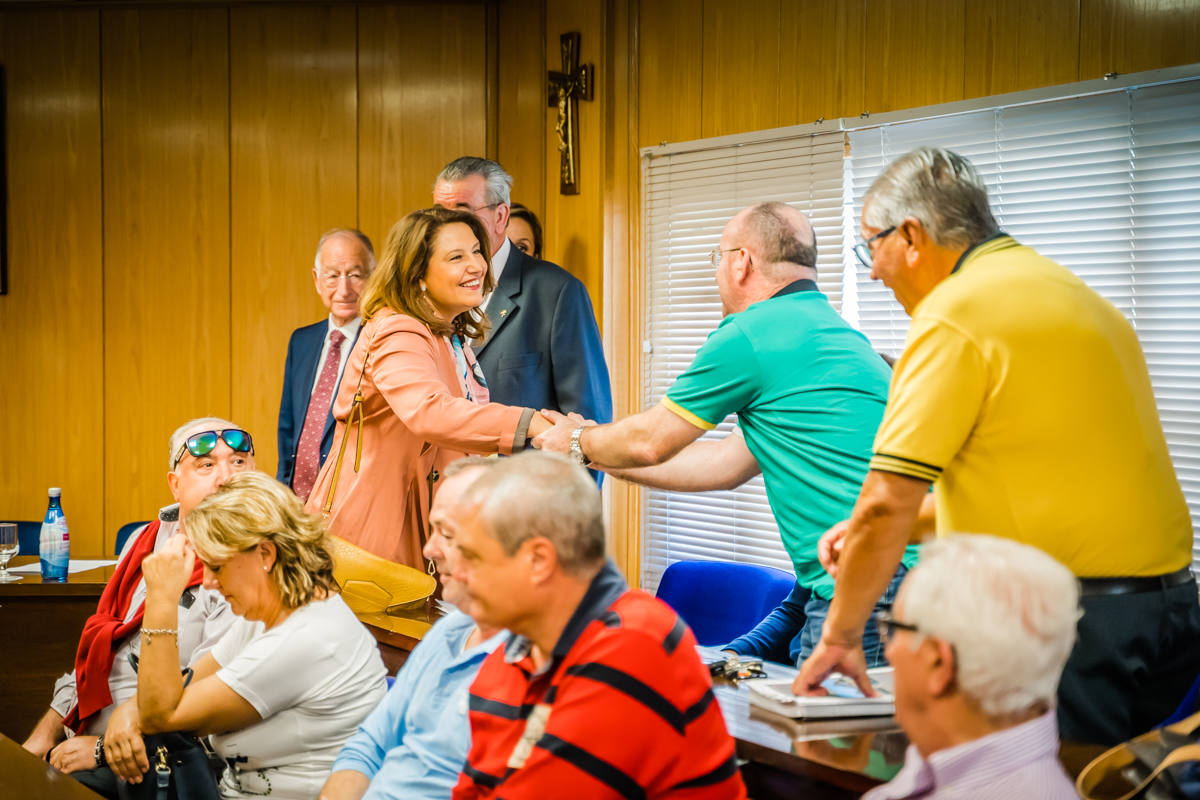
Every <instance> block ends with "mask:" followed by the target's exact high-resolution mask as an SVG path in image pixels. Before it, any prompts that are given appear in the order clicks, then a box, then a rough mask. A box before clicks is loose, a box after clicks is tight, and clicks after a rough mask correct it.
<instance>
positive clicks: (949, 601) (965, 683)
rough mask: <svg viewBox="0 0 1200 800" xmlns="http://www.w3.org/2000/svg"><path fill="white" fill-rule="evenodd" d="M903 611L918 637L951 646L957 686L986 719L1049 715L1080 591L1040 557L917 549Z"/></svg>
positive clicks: (941, 545)
mask: <svg viewBox="0 0 1200 800" xmlns="http://www.w3.org/2000/svg"><path fill="white" fill-rule="evenodd" d="M901 605H902V607H903V621H904V622H908V623H911V624H913V625H916V626H917V628H918V633H919V634H925V635H929V636H936V637H938V638H939V639H944V640H945V641H947V642H949V643H950V644H952V645H953V646H954V656H955V664H956V666H957V677H958V684H959V686H960V688H961V689H962V691H963V692H964V693H966V694H967V695H969V696H970V697H972V698H974V699H975V700H976V701H977V702H978V703H979V706H980V708H981V709H982V710H983V712H984V713H985V714H988V715H991V716H997V715H1003V714H1012V713H1017V712H1021V711H1024V710H1026V709H1028V708H1031V707H1033V706H1034V705H1035V704H1039V703H1045V704H1047V705H1049V706H1051V707H1052V706H1053V705H1054V698H1055V693H1056V690H1057V688H1058V679H1059V676H1060V675H1061V674H1062V670H1063V666H1064V665H1065V664H1066V663H1067V656H1069V655H1070V653H1071V647H1072V646H1073V645H1074V643H1075V626H1076V623H1077V622H1078V621H1079V616H1080V613H1079V582H1078V581H1077V580H1076V579H1075V576H1074V575H1072V574H1071V572H1070V570H1068V569H1067V568H1066V567H1064V566H1063V565H1062V564H1060V563H1058V562H1057V561H1055V560H1054V559H1053V558H1051V557H1050V556H1049V555H1047V554H1046V553H1044V552H1042V551H1041V550H1038V549H1037V548H1034V547H1030V546H1029V545H1026V544H1021V543H1020V542H1015V541H1013V540H1011V539H1001V538H998V537H995V536H984V535H980V534H965V535H964V534H959V535H955V536H950V537H947V538H944V539H938V540H936V541H934V542H930V543H929V544H926V545H924V546H923V547H922V549H921V560H920V563H918V564H917V566H916V568H915V569H914V570H913V571H912V573H911V574H910V575H909V576H908V577H907V578H906V579H905V581H904V587H903V597H902V598H901ZM917 641H919V640H917Z"/></svg>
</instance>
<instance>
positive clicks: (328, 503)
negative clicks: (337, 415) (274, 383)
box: [321, 328, 378, 514]
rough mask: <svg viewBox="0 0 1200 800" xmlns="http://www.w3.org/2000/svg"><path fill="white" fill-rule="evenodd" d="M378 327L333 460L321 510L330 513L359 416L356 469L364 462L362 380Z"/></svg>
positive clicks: (368, 342) (365, 357)
mask: <svg viewBox="0 0 1200 800" xmlns="http://www.w3.org/2000/svg"><path fill="white" fill-rule="evenodd" d="M376 330H378V328H374V329H372V330H371V335H370V336H368V337H367V348H366V352H364V353H363V363H362V369H360V370H359V371H358V382H357V383H356V384H355V386H354V400H352V401H351V402H350V413H349V414H348V415H347V416H346V427H345V428H343V429H342V443H341V444H340V445H338V452H337V458H336V459H335V460H334V462H333V475H331V476H330V479H329V490H328V491H327V492H326V493H325V502H324V503H323V504H322V505H321V510H322V511H324V512H325V513H326V514H328V513H329V512H330V511H331V510H332V509H333V495H334V492H336V491H337V486H338V478H339V477H341V474H342V458H343V457H344V456H345V455H346V441H347V440H348V439H349V438H350V428H351V427H352V426H353V425H354V419H355V417H356V416H357V417H358V437H357V439H356V441H355V446H354V471H355V472H356V473H357V472H358V468H359V466H360V465H361V464H362V440H363V394H362V382H363V375H364V374H366V371H367V363H368V362H370V360H371V342H372V341H374V339H375V331H376Z"/></svg>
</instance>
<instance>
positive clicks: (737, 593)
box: [657, 561, 796, 646]
mask: <svg viewBox="0 0 1200 800" xmlns="http://www.w3.org/2000/svg"><path fill="white" fill-rule="evenodd" d="M795 585H796V578H795V577H794V576H793V575H792V574H791V573H788V572H784V571H783V570H779V569H774V568H772V567H761V566H758V565H756V564H734V563H731V562H728V561H676V562H675V563H674V564H672V565H671V566H669V567H667V571H666V572H664V573H663V576H662V581H661V582H659V584H658V593H657V597H658V598H659V599H660V600H662V601H663V602H665V603H666V604H667V605H669V606H671V608H673V609H675V612H676V613H677V614H679V616H680V617H682V618H683V621H684V622H686V623H687V624H688V627H690V628H691V629H692V633H694V634H695V635H696V641H698V642H699V643H700V644H702V645H707V646H713V645H722V644H725V643H727V642H730V641H732V640H734V639H736V638H737V637H739V636H741V635H742V634H744V633H747V632H749V631H750V630H751V629H752V628H753V627H754V626H755V625H757V624H758V623H759V622H761V621H762V620H763V618H765V617H766V616H767V614H769V613H771V610H772V609H774V608H775V606H777V605H779V604H780V603H781V602H783V599H784V598H785V597H787V595H788V592H790V591H791V590H792V587H793V586H795Z"/></svg>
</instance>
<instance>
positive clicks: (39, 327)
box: [0, 9, 115, 558]
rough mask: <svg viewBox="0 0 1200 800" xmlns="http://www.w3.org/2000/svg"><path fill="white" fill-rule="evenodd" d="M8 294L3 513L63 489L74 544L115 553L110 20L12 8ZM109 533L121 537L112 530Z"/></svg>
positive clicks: (3, 331)
mask: <svg viewBox="0 0 1200 800" xmlns="http://www.w3.org/2000/svg"><path fill="white" fill-rule="evenodd" d="M0 29H2V33H0V63H3V64H4V68H5V81H6V83H7V87H6V89H7V96H8V104H7V140H8V153H7V156H8V241H9V251H8V253H9V263H8V280H9V289H8V294H7V295H2V296H0V341H3V342H4V343H5V345H4V347H3V348H0V364H2V365H3V367H2V369H0V371H2V373H3V375H4V380H5V383H4V390H3V391H0V442H3V445H2V446H0V451H2V452H3V453H4V456H3V462H2V463H0V517H2V518H4V519H27V520H38V519H41V518H42V516H43V515H44V514H45V513H46V489H47V488H48V487H50V486H61V487H62V489H63V508H64V509H65V511H66V513H67V522H68V524H69V525H70V528H71V534H72V539H73V542H72V554H73V555H76V556H81V557H84V558H88V557H96V556H100V555H102V554H103V553H104V552H105V549H106V544H105V542H106V540H105V534H106V533H108V534H109V536H110V537H111V535H112V534H115V530H113V531H107V530H106V529H105V526H104V499H105V494H104V470H103V467H102V460H103V459H102V456H101V453H103V452H104V450H105V449H106V444H105V441H104V437H103V429H104V397H103V386H104V374H103V364H104V353H103V349H102V345H101V343H102V341H103V337H102V331H103V319H104V310H103V306H102V304H101V302H100V298H101V296H102V283H101V280H102V265H101V260H100V242H101V236H102V232H101V223H100V220H101V216H100V215H101V205H100V70H99V66H100V17H99V13H98V12H96V11H94V10H84V11H76V10H62V9H56V10H46V11H5V12H3V14H2V15H0ZM108 542H109V543H111V538H110V539H109V540H108Z"/></svg>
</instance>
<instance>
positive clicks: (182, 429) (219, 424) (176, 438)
mask: <svg viewBox="0 0 1200 800" xmlns="http://www.w3.org/2000/svg"><path fill="white" fill-rule="evenodd" d="M201 425H203V426H205V428H206V429H208V430H214V431H224V430H229V429H230V428H237V429H238V430H245V429H244V428H242V426H241V425H238V424H237V423H236V422H230V421H229V420H227V419H221V418H220V417H198V418H196V419H192V420H188V421H187V422H185V423H183V424H182V425H180V426H179V427H178V428H176V429H175V432H174V433H172V434H171V440H170V441H169V442H168V443H167V448H168V449H167V471H168V472H172V471H174V469H175V454H176V453H178V452H179V448H181V447H183V443H184V442H185V441H187V438H188V436H187V433H188V431H190V430H194V429H195V428H199V427H200V426H201Z"/></svg>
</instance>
